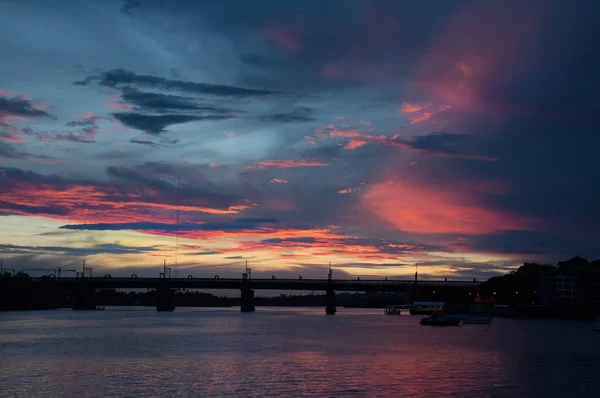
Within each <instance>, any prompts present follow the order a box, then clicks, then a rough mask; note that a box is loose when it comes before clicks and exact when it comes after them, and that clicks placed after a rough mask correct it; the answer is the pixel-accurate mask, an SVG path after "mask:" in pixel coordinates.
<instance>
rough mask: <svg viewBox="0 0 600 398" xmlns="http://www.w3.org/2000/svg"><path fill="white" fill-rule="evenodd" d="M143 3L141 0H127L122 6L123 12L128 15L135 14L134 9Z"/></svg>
mask: <svg viewBox="0 0 600 398" xmlns="http://www.w3.org/2000/svg"><path fill="white" fill-rule="evenodd" d="M140 5H141V3H140V1H139V0H125V4H123V7H121V12H122V13H123V14H127V15H133V10H135V9H136V8H139V7H140Z"/></svg>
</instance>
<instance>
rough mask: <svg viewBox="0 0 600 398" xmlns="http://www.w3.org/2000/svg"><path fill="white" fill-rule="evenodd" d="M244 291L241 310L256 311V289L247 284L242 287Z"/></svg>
mask: <svg viewBox="0 0 600 398" xmlns="http://www.w3.org/2000/svg"><path fill="white" fill-rule="evenodd" d="M240 290H241V292H242V299H241V302H240V312H254V311H255V310H256V308H254V290H252V289H250V287H248V286H245V287H242V289H240Z"/></svg>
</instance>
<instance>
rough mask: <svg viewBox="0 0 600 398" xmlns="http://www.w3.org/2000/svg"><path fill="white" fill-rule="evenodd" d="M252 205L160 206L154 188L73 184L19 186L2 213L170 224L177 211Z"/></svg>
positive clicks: (1, 204) (236, 209) (6, 196)
mask: <svg viewBox="0 0 600 398" xmlns="http://www.w3.org/2000/svg"><path fill="white" fill-rule="evenodd" d="M249 207H250V206H249V205H236V206H229V207H228V208H213V207H208V206H194V205H180V206H176V205H175V204H167V203H159V202H157V201H156V198H155V195H154V192H153V191H152V190H151V189H146V190H144V191H138V192H130V193H124V192H122V191H121V190H120V189H119V188H118V187H112V186H103V187H96V186H92V185H76V184H70V185H68V186H64V187H60V188H59V187H52V186H50V185H46V184H42V185H34V184H31V183H19V184H17V185H15V186H13V187H12V188H11V189H10V190H6V191H5V193H3V197H2V201H0V211H5V212H8V213H13V214H22V215H32V214H34V215H39V216H43V217H48V218H53V219H60V220H64V219H68V220H69V221H70V222H82V223H93V222H99V221H101V222H110V221H111V220H117V221H118V222H135V221H154V222H163V221H164V222H169V221H171V220H172V214H173V212H174V211H175V210H176V209H179V210H180V211H181V212H201V213H208V214H217V215H227V214H239V213H241V212H242V211H244V210H246V209H248V208H249Z"/></svg>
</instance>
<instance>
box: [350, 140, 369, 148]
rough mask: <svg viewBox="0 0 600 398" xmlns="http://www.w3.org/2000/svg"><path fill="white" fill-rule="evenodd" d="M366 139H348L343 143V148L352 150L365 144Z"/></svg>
mask: <svg viewBox="0 0 600 398" xmlns="http://www.w3.org/2000/svg"><path fill="white" fill-rule="evenodd" d="M366 143H367V141H365V140H350V142H348V143H347V144H346V145H344V149H347V150H353V149H356V148H358V147H361V146H363V145H365V144H366Z"/></svg>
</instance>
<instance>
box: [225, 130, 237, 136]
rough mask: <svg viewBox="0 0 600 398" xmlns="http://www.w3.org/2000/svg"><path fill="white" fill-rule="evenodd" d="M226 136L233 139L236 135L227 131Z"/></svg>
mask: <svg viewBox="0 0 600 398" xmlns="http://www.w3.org/2000/svg"><path fill="white" fill-rule="evenodd" d="M225 135H226V136H227V137H233V136H234V135H235V133H234V132H233V131H227V132H226V133H225Z"/></svg>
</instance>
